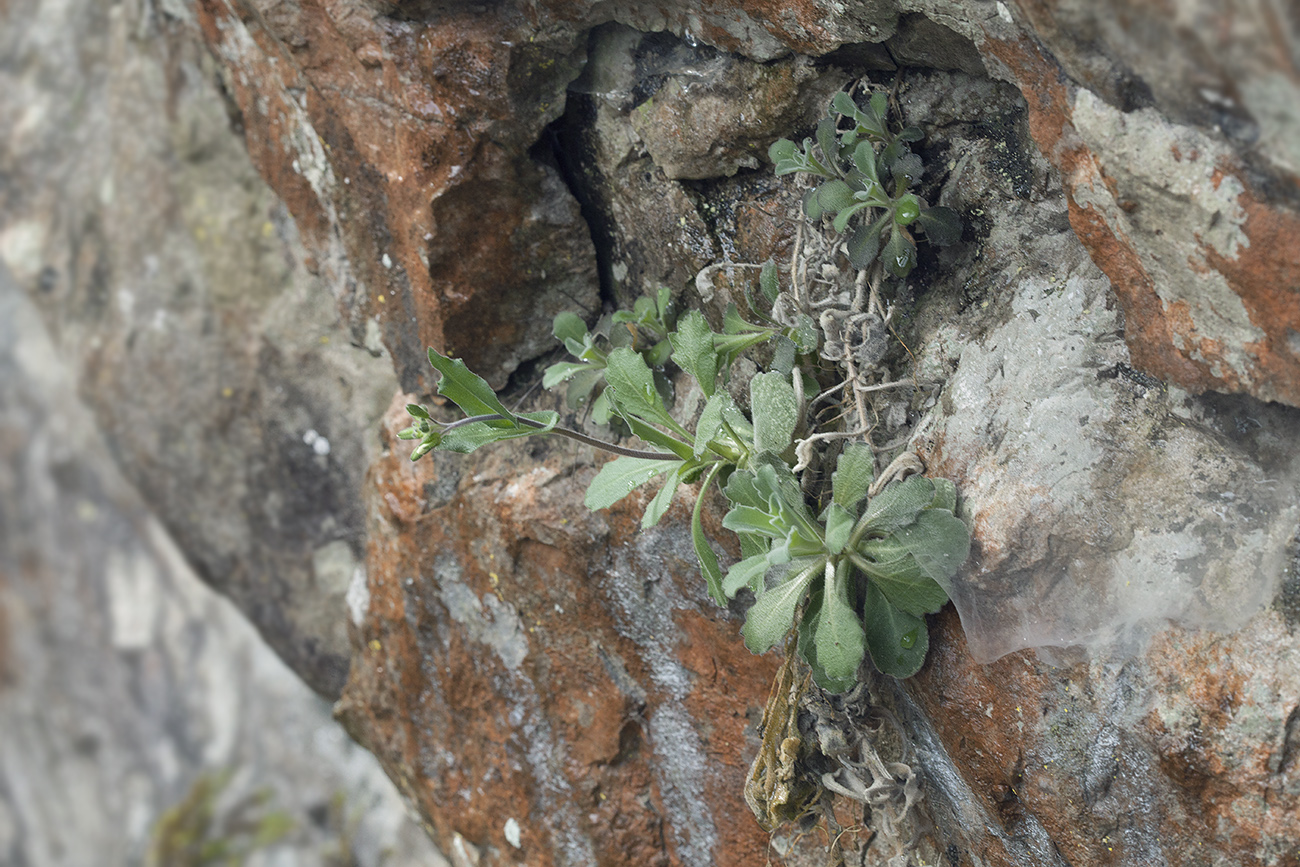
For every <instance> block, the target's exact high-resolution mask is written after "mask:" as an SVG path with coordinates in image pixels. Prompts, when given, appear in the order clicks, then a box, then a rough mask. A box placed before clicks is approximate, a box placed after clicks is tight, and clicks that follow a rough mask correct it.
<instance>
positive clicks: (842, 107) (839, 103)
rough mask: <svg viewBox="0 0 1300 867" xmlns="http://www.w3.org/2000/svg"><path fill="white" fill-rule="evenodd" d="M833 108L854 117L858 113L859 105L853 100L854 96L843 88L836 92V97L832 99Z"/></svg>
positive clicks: (846, 115)
mask: <svg viewBox="0 0 1300 867" xmlns="http://www.w3.org/2000/svg"><path fill="white" fill-rule="evenodd" d="M831 108H833V109H835V110H836V111H838V112H839V113H840V114H842V115H844V116H845V117H854V116H855V115H857V113H858V106H857V103H855V102H854V101H853V97H851V96H849V95H848V94H847V93H845V92H844V91H842V90H841V91H840V92H839V93H837V94H835V98H834V99H832V100H831Z"/></svg>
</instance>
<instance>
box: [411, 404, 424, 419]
mask: <svg viewBox="0 0 1300 867" xmlns="http://www.w3.org/2000/svg"><path fill="white" fill-rule="evenodd" d="M406 413H407V415H410V416H413V417H415V418H428V417H429V411H428V410H427V409H425V408H424V407H422V406H420V405H419V404H418V403H408V404H407V405H406Z"/></svg>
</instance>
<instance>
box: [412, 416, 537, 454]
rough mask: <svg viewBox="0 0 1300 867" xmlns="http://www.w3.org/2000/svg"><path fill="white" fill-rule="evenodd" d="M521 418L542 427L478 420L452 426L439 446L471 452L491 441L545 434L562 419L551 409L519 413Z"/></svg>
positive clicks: (443, 449) (446, 449) (451, 450)
mask: <svg viewBox="0 0 1300 867" xmlns="http://www.w3.org/2000/svg"><path fill="white" fill-rule="evenodd" d="M519 417H520V418H526V419H531V420H532V421H535V422H539V423H540V424H541V425H542V427H540V428H535V427H525V426H523V425H519V426H518V427H515V426H512V425H511V424H510V423H509V422H500V421H478V422H473V423H471V424H467V425H463V426H461V427H456V428H452V429H451V430H449V431H447V432H446V433H444V434H442V437H441V442H440V443H438V445H437V448H438V450H439V451H443V452H458V453H460V454H469V453H470V452H472V451H474V450H475V449H477V448H480V447H482V446H485V445H488V444H490V443H499V442H501V441H503V440H513V439H519V438H520V437H527V436H536V435H538V434H544V433H547V432H548V431H550V430H551V428H553V427H555V425H556V423H557V422H558V421H559V420H560V416H559V414H558V413H555V412H551V411H549V410H547V411H543V412H524V413H520V414H519Z"/></svg>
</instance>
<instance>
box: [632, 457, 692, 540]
mask: <svg viewBox="0 0 1300 867" xmlns="http://www.w3.org/2000/svg"><path fill="white" fill-rule="evenodd" d="M698 468H699V465H698V464H694V463H688V462H684V461H683V462H679V463H678V464H677V468H676V469H674V470H673V471H672V472H670V473H669V474H668V478H666V479H664V483H663V487H661V488H660V489H659V493H657V494H655V495H654V499H652V500H651V501H650V502H649V504H648V505H647V506H646V507H645V511H644V512H643V513H642V514H641V529H642V530H648V529H650V528H651V527H653V526H654V525H655V524H658V523H659V519H660V518H662V517H663V516H664V513H665V512H667V511H668V509H669V508H670V507H671V506H672V504H673V496H674V495H675V494H676V493H677V487H678V486H679V485H680V484H681V483H682V477H683V476H684V475H685V474H686V473H689V472H690V471H692V470H695V469H698Z"/></svg>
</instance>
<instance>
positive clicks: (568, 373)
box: [542, 361, 592, 388]
mask: <svg viewBox="0 0 1300 867" xmlns="http://www.w3.org/2000/svg"><path fill="white" fill-rule="evenodd" d="M591 369H592V368H591V365H590V364H586V363H585V362H581V361H560V362H557V363H555V364H552V365H551V366H550V367H548V368H546V372H545V373H543V374H542V388H554V387H555V386H557V385H559V384H560V383H561V382H564V381H565V380H567V379H569V378H570V377H572V376H573V375H574V374H576V373H578V372H579V371H583V370H591Z"/></svg>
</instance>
